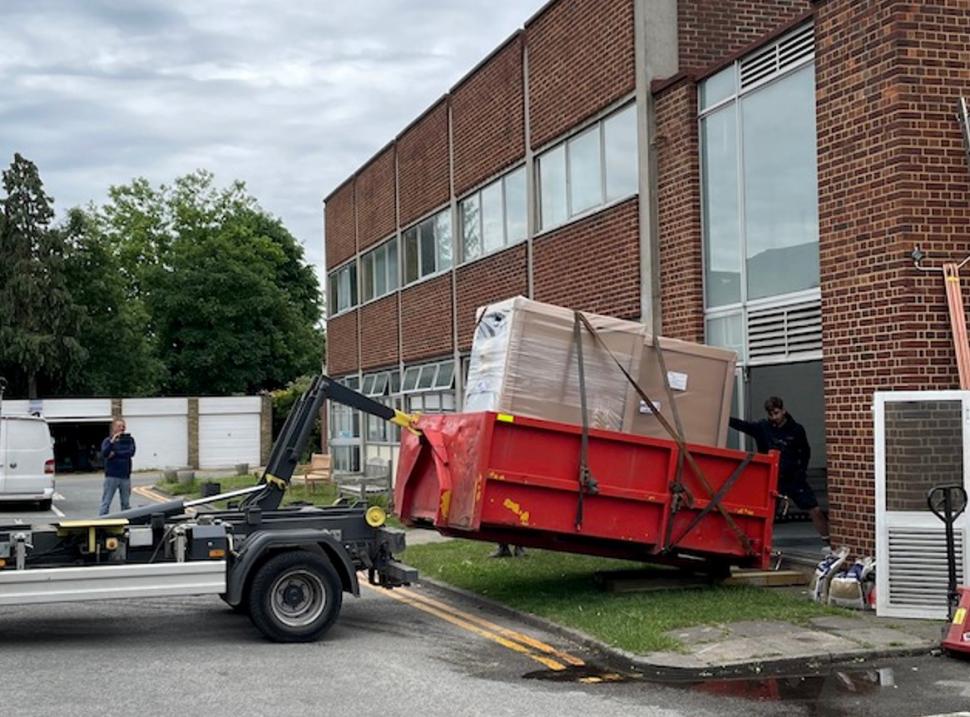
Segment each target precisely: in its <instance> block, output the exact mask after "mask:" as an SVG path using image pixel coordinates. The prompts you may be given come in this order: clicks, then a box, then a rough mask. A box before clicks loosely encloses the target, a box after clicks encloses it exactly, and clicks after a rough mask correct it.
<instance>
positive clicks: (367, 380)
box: [360, 374, 374, 396]
mask: <svg viewBox="0 0 970 717" xmlns="http://www.w3.org/2000/svg"><path fill="white" fill-rule="evenodd" d="M360 392H361V393H362V394H364V395H365V396H373V395H374V374H369V375H367V376H364V384H363V387H362V388H361V391H360Z"/></svg>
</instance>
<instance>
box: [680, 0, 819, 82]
mask: <svg viewBox="0 0 970 717" xmlns="http://www.w3.org/2000/svg"><path fill="white" fill-rule="evenodd" d="M811 7H812V3H811V2H810V1H809V0H678V4H677V45H678V55H679V58H680V71H681V72H697V71H699V70H703V69H705V68H707V67H709V66H711V65H714V64H716V63H719V62H721V61H723V60H724V59H726V58H727V57H729V56H730V55H733V54H734V53H736V52H738V51H739V50H742V49H744V48H745V47H747V46H748V45H750V44H751V43H753V42H757V41H758V40H759V38H761V37H762V36H764V35H766V34H767V33H769V32H771V31H772V30H774V29H775V28H777V27H779V26H781V25H785V24H786V23H789V22H791V21H792V20H794V19H795V18H797V17H798V16H799V15H802V14H804V13H805V12H807V11H808V10H810V9H811Z"/></svg>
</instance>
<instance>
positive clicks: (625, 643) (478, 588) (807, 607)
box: [404, 540, 851, 654]
mask: <svg viewBox="0 0 970 717" xmlns="http://www.w3.org/2000/svg"><path fill="white" fill-rule="evenodd" d="M493 549H494V546H493V545H491V544H487V543H478V542H473V541H466V540H453V541H450V542H447V543H434V544H430V545H415V546H411V547H409V548H408V549H407V551H406V555H405V557H404V559H405V561H406V562H407V563H408V564H410V565H413V566H414V567H416V568H418V570H419V571H420V572H421V573H423V574H424V575H427V576H428V577H432V578H435V579H437V580H440V581H442V582H445V583H448V584H450V585H454V586H456V587H460V588H464V589H465V590H470V591H471V592H475V593H478V594H480V595H484V596H486V597H488V598H491V599H492V600H496V601H498V602H500V603H503V604H505V605H508V606H509V607H512V608H515V609H516V610H522V611H525V612H530V613H532V614H534V615H539V616H541V617H544V618H547V619H549V620H552V621H554V622H557V623H559V624H561V625H565V626H567V627H571V628H575V629H578V630H582V631H583V632H585V633H587V634H589V635H591V636H593V637H595V638H598V639H600V640H602V641H603V642H606V643H607V644H610V645H614V646H616V647H619V648H622V649H624V650H629V651H631V652H635V653H640V654H643V653H647V652H653V651H658V650H681V649H682V648H683V646H682V645H681V644H680V642H678V641H677V640H676V639H674V638H672V637H670V636H669V635H666V634H665V633H666V632H668V631H670V630H675V629H679V628H685V627H692V626H696V625H717V624H726V623H731V622H739V621H741V620H781V621H785V622H794V623H799V624H800V623H804V622H805V621H807V620H808V619H809V618H812V617H817V616H819V615H832V614H837V615H847V614H851V613H849V612H848V611H845V610H838V609H836V608H829V607H825V606H822V605H817V604H815V603H813V602H810V601H808V600H807V599H804V598H802V597H798V596H794V595H790V594H786V593H785V592H783V591H780V590H778V589H768V588H757V587H723V586H717V587H705V588H697V589H685V590H663V591H656V592H644V593H626V594H618V593H608V592H604V591H603V590H602V589H601V588H600V587H599V586H597V585H596V583H595V581H594V578H593V574H594V573H595V572H598V571H603V570H630V569H632V568H642V567H644V566H643V565H641V564H640V563H630V562H627V561H623V560H608V559H605V558H595V557H590V556H585V555H570V554H567V553H553V552H548V551H543V550H529V552H528V555H527V556H526V557H524V558H519V559H502V560H493V559H489V558H488V555H489V553H491V552H492V550H493Z"/></svg>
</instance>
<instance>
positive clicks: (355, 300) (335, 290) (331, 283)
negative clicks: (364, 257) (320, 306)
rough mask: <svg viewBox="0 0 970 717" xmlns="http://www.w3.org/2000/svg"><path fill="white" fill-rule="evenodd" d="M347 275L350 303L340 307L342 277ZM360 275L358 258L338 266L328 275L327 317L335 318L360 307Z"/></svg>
mask: <svg viewBox="0 0 970 717" xmlns="http://www.w3.org/2000/svg"><path fill="white" fill-rule="evenodd" d="M345 273H346V274H347V275H348V276H349V277H350V278H348V282H349V283H350V293H351V297H350V303H349V304H348V305H347V306H341V305H340V301H339V299H340V277H341V276H342V275H343V274H345ZM359 279H360V273H359V271H358V268H357V258H356V257H355V258H353V259H351V260H350V261H348V262H346V263H345V264H342V265H341V266H338V267H337V268H336V269H334V270H333V271H331V272H329V273H328V274H327V317H328V318H333V317H334V316H339V315H340V314H343V313H346V312H348V311H351V310H353V309H355V308H357V307H358V306H359V305H360V301H359V299H360V281H359Z"/></svg>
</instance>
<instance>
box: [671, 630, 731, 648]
mask: <svg viewBox="0 0 970 717" xmlns="http://www.w3.org/2000/svg"><path fill="white" fill-rule="evenodd" d="M665 634H666V635H667V636H668V637H672V638H674V639H675V640H679V641H680V642H682V643H683V644H685V645H698V644H706V643H709V642H719V641H721V640H723V639H725V638H727V637H729V636H730V634H731V633H730V632H729V631H728V630H727V629H725V628H723V627H718V626H714V625H700V626H698V627H688V628H684V629H681V630H671V631H669V632H667V633H665Z"/></svg>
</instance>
